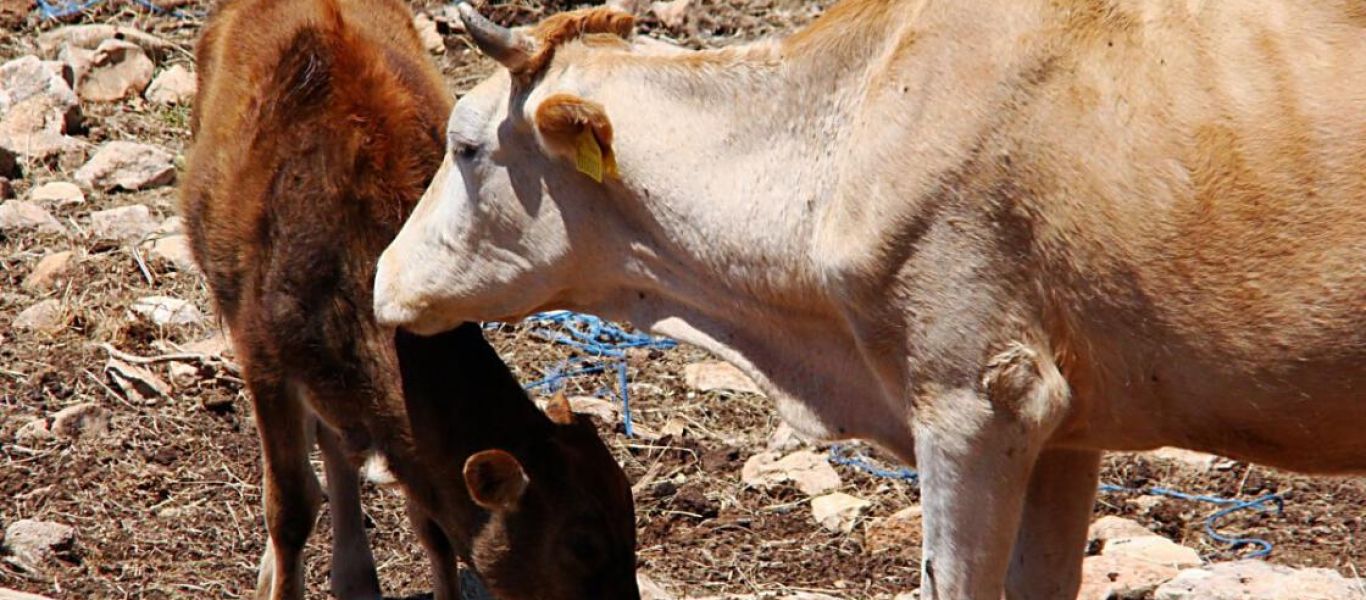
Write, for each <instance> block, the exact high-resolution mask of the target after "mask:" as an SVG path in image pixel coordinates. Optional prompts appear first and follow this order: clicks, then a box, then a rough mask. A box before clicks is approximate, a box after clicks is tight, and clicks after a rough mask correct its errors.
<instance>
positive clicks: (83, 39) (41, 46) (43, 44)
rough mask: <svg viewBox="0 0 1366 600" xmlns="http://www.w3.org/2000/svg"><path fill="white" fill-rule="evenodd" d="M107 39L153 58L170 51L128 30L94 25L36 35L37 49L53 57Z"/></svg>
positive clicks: (150, 37)
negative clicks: (131, 47) (119, 41)
mask: <svg viewBox="0 0 1366 600" xmlns="http://www.w3.org/2000/svg"><path fill="white" fill-rule="evenodd" d="M111 39H117V40H123V41H127V42H132V43H134V44H137V45H138V46H139V47H141V48H142V49H143V50H144V51H146V52H147V53H148V54H150V55H152V56H154V57H155V56H160V55H161V54H164V53H167V52H169V51H170V50H171V48H172V45H171V43H170V42H168V41H166V40H163V39H161V38H159V37H157V36H154V35H152V34H150V33H146V32H144V31H141V30H138V29H134V28H132V27H127V26H124V25H105V24H96V25H68V26H66V27H58V28H56V29H53V30H51V31H47V32H44V33H42V34H40V35H39V36H38V50H39V51H40V52H42V53H43V55H44V56H47V57H53V56H56V55H57V52H58V51H59V50H61V49H62V48H64V47H69V46H70V47H77V48H86V49H91V50H93V49H95V48H98V47H99V46H100V44H102V43H104V42H105V41H106V40H111Z"/></svg>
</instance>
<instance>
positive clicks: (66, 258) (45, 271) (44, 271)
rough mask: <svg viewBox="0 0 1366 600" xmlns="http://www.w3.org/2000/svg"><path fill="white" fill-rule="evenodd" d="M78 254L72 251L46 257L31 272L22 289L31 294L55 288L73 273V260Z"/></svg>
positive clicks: (55, 253) (54, 253)
mask: <svg viewBox="0 0 1366 600" xmlns="http://www.w3.org/2000/svg"><path fill="white" fill-rule="evenodd" d="M75 256H76V254H75V253H74V252H72V251H70V250H63V251H61V252H53V253H52V254H49V255H47V256H44V257H43V258H42V260H39V261H38V264H36V265H34V266H33V270H32V271H29V273H28V277H25V278H24V282H23V283H22V284H20V286H21V287H23V288H24V289H26V290H28V291H30V292H44V291H47V290H50V289H53V288H55V287H58V285H59V284H60V283H61V282H62V280H63V279H65V278H66V276H67V275H69V274H70V273H71V265H72V259H73V258H74V257H75Z"/></svg>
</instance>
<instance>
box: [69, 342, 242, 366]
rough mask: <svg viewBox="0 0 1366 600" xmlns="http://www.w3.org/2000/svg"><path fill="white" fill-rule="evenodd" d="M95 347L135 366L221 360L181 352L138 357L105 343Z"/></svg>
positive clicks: (196, 353) (195, 353)
mask: <svg viewBox="0 0 1366 600" xmlns="http://www.w3.org/2000/svg"><path fill="white" fill-rule="evenodd" d="M95 346H97V347H99V348H102V349H103V350H104V351H105V352H108V353H109V356H111V357H113V358H117V359H119V360H121V361H124V362H128V363H132V364H135V365H151V364H156V363H163V362H212V361H214V360H220V359H215V358H213V357H211V356H209V355H207V354H200V353H198V352H179V353H174V354H158V355H156V356H138V355H136V354H129V353H127V352H124V351H122V350H119V349H118V348H115V347H113V346H111V345H109V344H108V343H104V342H101V343H99V344H95Z"/></svg>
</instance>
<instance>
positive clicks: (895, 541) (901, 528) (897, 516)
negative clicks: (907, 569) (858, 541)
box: [863, 506, 924, 555]
mask: <svg viewBox="0 0 1366 600" xmlns="http://www.w3.org/2000/svg"><path fill="white" fill-rule="evenodd" d="M923 516H924V513H923V511H922V510H921V508H920V507H919V506H909V507H906V508H903V509H901V510H899V511H897V512H896V513H894V514H892V516H890V517H887V518H885V519H872V520H869V521H868V524H867V525H865V526H864V528H863V529H864V534H863V547H864V549H865V550H867V551H868V553H869V554H872V555H878V554H885V553H892V554H907V553H914V552H917V551H919V549H920V544H919V543H917V542H918V541H919V540H920V539H921V527H922V520H923Z"/></svg>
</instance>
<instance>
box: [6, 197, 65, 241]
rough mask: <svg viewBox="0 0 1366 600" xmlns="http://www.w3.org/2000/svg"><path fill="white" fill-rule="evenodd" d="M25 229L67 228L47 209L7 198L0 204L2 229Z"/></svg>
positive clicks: (44, 230) (57, 229)
mask: <svg viewBox="0 0 1366 600" xmlns="http://www.w3.org/2000/svg"><path fill="white" fill-rule="evenodd" d="M25 230H37V231H41V232H44V233H62V232H64V231H66V228H65V227H62V223H61V222H60V221H58V220H57V217H54V216H52V213H50V212H47V209H45V208H43V207H41V206H38V205H37V204H34V203H32V202H26V201H24V200H6V201H5V203H4V204H0V231H25Z"/></svg>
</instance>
